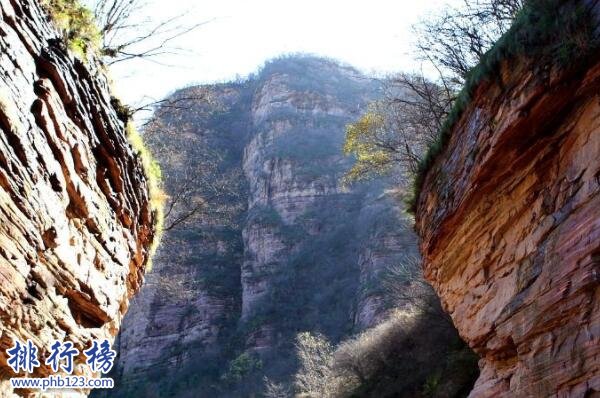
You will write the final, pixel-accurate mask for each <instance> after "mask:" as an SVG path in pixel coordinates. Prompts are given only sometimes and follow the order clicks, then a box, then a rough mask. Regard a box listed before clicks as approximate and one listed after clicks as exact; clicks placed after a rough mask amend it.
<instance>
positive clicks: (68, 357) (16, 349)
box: [6, 339, 117, 390]
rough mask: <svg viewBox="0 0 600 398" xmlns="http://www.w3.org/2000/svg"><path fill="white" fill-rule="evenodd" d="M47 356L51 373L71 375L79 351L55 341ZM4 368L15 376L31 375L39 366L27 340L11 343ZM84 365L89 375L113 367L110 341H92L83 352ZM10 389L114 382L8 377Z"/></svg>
mask: <svg viewBox="0 0 600 398" xmlns="http://www.w3.org/2000/svg"><path fill="white" fill-rule="evenodd" d="M48 352H49V355H48V357H47V358H46V360H45V362H44V363H45V364H46V365H47V366H50V368H52V371H53V372H54V373H57V372H61V371H62V372H64V373H66V374H67V375H71V374H72V373H73V371H74V364H75V358H76V357H77V356H79V354H80V352H79V350H78V349H77V348H75V346H74V345H73V343H72V342H70V341H67V342H60V341H55V342H54V343H53V344H52V345H51V346H50V347H49V349H48ZM6 354H7V357H8V361H7V362H8V366H10V368H11V369H12V370H13V372H15V373H16V374H19V373H21V372H23V373H33V371H34V369H35V368H38V367H40V366H41V364H40V361H39V359H38V347H36V346H35V344H33V342H32V341H31V340H27V341H25V342H21V341H19V340H15V342H14V345H13V346H12V347H11V348H9V349H8V350H6ZM83 354H84V355H85V357H86V361H85V363H86V364H87V365H88V366H89V368H90V369H91V371H92V372H94V373H97V372H99V373H101V374H107V373H108V372H110V370H111V369H112V367H113V364H114V361H115V357H116V356H117V353H116V351H115V350H113V349H112V348H111V345H110V342H109V341H108V340H106V339H104V340H93V341H92V345H91V347H90V348H88V349H87V350H84V351H83ZM10 381H11V385H12V386H13V387H14V388H38V389H42V390H46V389H47V388H113V386H114V381H113V380H112V379H110V378H87V377H84V376H61V375H57V376H49V377H45V378H31V377H21V378H11V379H10Z"/></svg>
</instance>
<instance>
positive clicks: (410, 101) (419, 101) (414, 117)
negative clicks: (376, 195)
mask: <svg viewBox="0 0 600 398" xmlns="http://www.w3.org/2000/svg"><path fill="white" fill-rule="evenodd" d="M382 85H383V93H384V95H383V98H382V99H381V100H378V101H375V102H373V103H372V104H371V105H370V107H369V110H368V111H367V112H366V113H365V114H364V115H363V116H362V117H361V119H359V120H358V121H357V122H355V123H352V124H350V125H349V126H348V128H347V131H346V141H345V145H344V152H345V153H346V154H353V155H354V156H355V157H356V163H355V165H354V167H353V168H352V169H351V170H350V172H349V173H348V174H347V176H346V178H347V180H360V179H366V178H369V177H371V176H372V175H374V174H383V173H388V172H389V171H391V170H392V169H393V170H394V171H395V173H394V174H395V175H396V176H400V177H399V180H400V183H402V182H405V181H406V180H407V178H408V176H409V175H410V174H411V173H414V172H415V171H416V170H417V167H418V164H419V160H420V159H421V157H422V155H423V152H424V151H425V150H426V148H427V147H428V146H429V145H431V144H432V143H433V142H434V141H435V139H436V137H437V132H438V131H439V129H440V127H441V124H442V122H443V120H444V119H445V117H446V115H447V114H448V112H449V110H450V108H451V105H452V101H453V97H452V95H453V94H452V92H451V90H450V89H449V88H447V87H444V86H442V85H439V84H436V83H434V82H432V81H430V80H428V79H426V78H425V77H424V76H423V75H411V74H399V75H396V76H393V77H390V78H388V79H386V80H384V81H383V82H382Z"/></svg>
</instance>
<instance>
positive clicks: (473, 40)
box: [344, 0, 524, 184]
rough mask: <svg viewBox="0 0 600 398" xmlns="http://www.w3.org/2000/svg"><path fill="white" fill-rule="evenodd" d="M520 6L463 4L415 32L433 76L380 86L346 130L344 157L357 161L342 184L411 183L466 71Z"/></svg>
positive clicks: (513, 0) (500, 1)
mask: <svg viewBox="0 0 600 398" xmlns="http://www.w3.org/2000/svg"><path fill="white" fill-rule="evenodd" d="M523 2H524V0H465V1H464V5H463V7H460V8H450V9H446V11H444V13H443V14H441V15H440V16H438V17H437V18H433V19H430V20H428V21H425V22H423V23H421V24H419V25H418V26H417V27H415V29H416V34H417V37H418V38H419V40H418V42H417V54H418V56H419V58H421V59H422V60H423V61H425V62H427V63H429V64H430V65H431V66H433V68H434V69H435V70H437V72H438V78H437V79H434V80H432V79H431V78H429V79H428V78H426V77H424V75H423V74H422V73H421V74H399V75H397V76H393V77H391V78H389V79H386V80H384V81H383V87H384V96H383V99H382V100H379V101H376V102H375V103H373V104H372V105H371V107H370V109H369V110H368V111H367V112H366V113H365V114H364V115H363V116H362V117H361V119H359V120H358V121H357V122H355V123H352V124H350V125H349V126H348V129H347V133H346V141H345V145H344V152H345V153H346V154H347V155H353V156H355V158H356V163H355V165H354V167H353V168H352V169H351V170H350V171H349V172H348V174H347V175H346V181H352V180H360V179H367V178H370V177H372V176H374V175H378V174H391V173H390V171H392V170H393V171H394V173H393V174H394V175H396V176H400V178H399V183H401V184H403V183H406V182H408V181H409V180H410V176H411V175H413V174H414V173H415V172H416V171H417V170H418V167H419V164H420V162H421V160H422V159H423V157H424V155H425V154H426V152H427V148H429V147H431V146H433V145H436V144H437V142H438V135H439V131H440V130H441V129H442V126H443V124H444V122H445V120H446V118H447V116H448V115H449V112H450V110H451V109H452V106H453V104H454V101H455V100H456V99H457V97H458V93H459V91H460V89H461V87H462V85H463V84H464V82H465V79H466V78H467V76H468V74H469V71H470V70H471V69H472V68H473V67H474V66H475V65H476V64H477V63H479V61H480V60H481V58H482V56H483V55H484V54H485V53H486V52H487V51H488V50H489V49H490V48H491V47H492V46H493V44H494V43H495V42H496V41H497V40H498V38H499V37H500V36H501V35H502V34H503V33H505V32H506V31H507V30H508V29H509V28H510V25H511V23H512V21H513V19H514V18H515V16H516V14H517V13H518V11H519V10H520V9H521V8H522V6H523Z"/></svg>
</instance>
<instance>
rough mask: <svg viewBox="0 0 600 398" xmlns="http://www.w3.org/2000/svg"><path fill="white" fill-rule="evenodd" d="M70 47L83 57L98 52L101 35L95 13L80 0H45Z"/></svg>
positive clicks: (44, 2) (45, 5) (44, 3)
mask: <svg viewBox="0 0 600 398" xmlns="http://www.w3.org/2000/svg"><path fill="white" fill-rule="evenodd" d="M42 4H43V5H44V7H45V8H46V9H47V10H48V12H49V13H50V16H51V17H52V20H53V21H54V23H55V24H56V26H57V27H58V28H59V29H60V31H61V33H62V34H63V37H64V39H65V42H66V43H67V45H68V46H69V49H71V51H73V52H74V53H75V54H77V55H79V56H80V57H82V58H86V57H87V56H88V54H97V52H98V50H99V49H100V42H101V35H100V30H99V29H98V27H97V25H96V22H95V20H94V14H93V13H92V11H90V9H89V8H87V7H85V6H84V5H82V4H81V3H80V2H79V0H43V3H42Z"/></svg>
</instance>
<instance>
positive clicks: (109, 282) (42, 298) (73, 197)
mask: <svg viewBox="0 0 600 398" xmlns="http://www.w3.org/2000/svg"><path fill="white" fill-rule="evenodd" d="M0 17H1V20H0V47H1V48H2V51H1V53H0V129H1V132H0V396H2V397H5V396H7V397H8V396H12V395H13V392H12V391H11V390H10V388H9V387H10V386H9V384H8V378H10V377H13V376H14V374H13V373H12V370H11V369H10V368H9V367H8V366H7V363H6V361H7V358H6V354H5V350H6V349H7V348H8V347H11V346H12V345H13V340H14V339H20V340H21V341H24V340H26V339H31V340H33V342H34V343H35V344H36V345H37V346H38V348H39V350H40V351H39V360H40V362H41V363H42V364H43V363H44V359H45V357H46V356H47V355H48V348H49V346H50V345H51V344H52V342H53V341H54V340H60V341H72V342H73V343H74V344H75V346H76V347H77V348H78V349H79V351H80V352H82V351H83V350H84V349H86V348H88V347H89V346H90V344H91V340H92V339H96V338H97V339H104V338H109V339H110V340H112V338H113V336H115V335H116V333H117V332H118V328H119V325H120V321H121V319H122V317H123V315H124V313H125V311H126V310H127V307H128V302H129V298H130V297H131V296H132V295H133V293H134V292H135V291H136V290H137V289H138V288H139V286H140V284H141V281H142V278H143V270H144V266H145V264H146V262H147V260H148V256H149V253H148V248H149V246H150V245H151V243H152V240H153V235H154V227H153V223H154V221H153V220H154V215H153V213H152V212H151V210H150V208H149V199H148V187H147V182H146V177H145V175H144V173H143V171H142V166H141V162H140V160H139V159H138V158H137V156H136V155H135V154H134V153H133V151H132V149H131V147H130V145H129V143H128V142H127V139H126V137H125V129H124V126H123V122H121V121H120V120H119V119H118V118H117V114H116V111H115V109H113V107H112V106H111V97H110V94H109V88H108V81H107V79H106V78H105V77H104V74H103V73H102V72H101V71H100V66H99V64H98V63H97V62H96V61H95V60H89V61H88V62H87V63H84V62H82V61H80V60H78V59H75V58H74V57H73V56H72V55H69V54H68V52H67V51H66V48H65V45H64V43H63V41H62V39H61V38H60V36H59V34H58V32H57V31H56V30H55V29H54V27H53V25H52V24H51V22H50V21H49V19H48V17H47V16H46V14H45V12H44V11H43V10H42V8H41V7H40V4H39V2H38V1H35V0H20V1H8V0H0ZM84 360H85V357H84V356H83V354H82V355H80V357H79V358H77V370H76V373H77V374H87V375H89V374H88V373H86V372H88V370H87V366H82V365H81V364H82V363H83V362H84ZM49 373H50V369H48V368H47V367H46V366H42V367H40V368H38V369H37V371H36V373H35V376H43V375H47V374H49ZM21 376H23V374H21ZM20 393H21V394H25V393H26V392H23V391H21V392H20Z"/></svg>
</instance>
